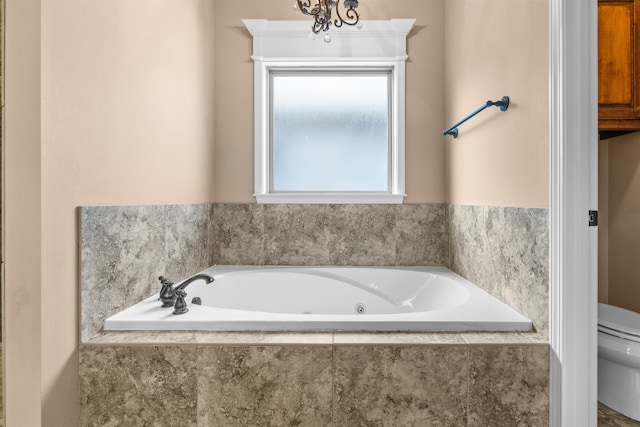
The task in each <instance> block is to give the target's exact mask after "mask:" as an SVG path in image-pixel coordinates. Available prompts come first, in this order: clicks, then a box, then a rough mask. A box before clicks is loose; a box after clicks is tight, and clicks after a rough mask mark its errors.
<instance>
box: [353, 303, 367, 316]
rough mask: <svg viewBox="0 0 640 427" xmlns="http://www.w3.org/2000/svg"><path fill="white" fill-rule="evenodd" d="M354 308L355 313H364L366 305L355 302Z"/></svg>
mask: <svg viewBox="0 0 640 427" xmlns="http://www.w3.org/2000/svg"><path fill="white" fill-rule="evenodd" d="M354 308H355V310H356V313H357V314H365V313H366V312H367V306H366V305H364V304H363V303H361V302H359V303H358V304H356V306H355V307H354Z"/></svg>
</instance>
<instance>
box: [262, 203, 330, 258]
mask: <svg viewBox="0 0 640 427" xmlns="http://www.w3.org/2000/svg"><path fill="white" fill-rule="evenodd" d="M330 212H331V206H330V205H265V206H264V231H265V263H266V264H269V265H329V264H331V260H330V257H329V253H330V248H331V245H332V241H331V234H330V229H331V228H332V226H333V224H331V223H330V221H331V218H330Z"/></svg>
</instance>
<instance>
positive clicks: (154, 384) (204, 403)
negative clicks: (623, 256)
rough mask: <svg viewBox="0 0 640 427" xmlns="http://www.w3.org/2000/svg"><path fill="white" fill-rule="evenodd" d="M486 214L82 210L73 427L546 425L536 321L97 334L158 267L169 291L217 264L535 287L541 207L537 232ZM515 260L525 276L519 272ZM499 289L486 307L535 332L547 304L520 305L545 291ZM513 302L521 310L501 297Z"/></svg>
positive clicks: (440, 209) (246, 208)
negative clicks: (499, 302) (403, 268)
mask: <svg viewBox="0 0 640 427" xmlns="http://www.w3.org/2000/svg"><path fill="white" fill-rule="evenodd" d="M192 209H195V211H194V212H191V210H192ZM492 209H493V208H482V207H457V206H451V207H447V206H446V205H399V206H390V205H379V206H378V205H353V206H348V205H347V206H345V205H328V206H319V205H254V204H243V205H233V204H215V205H196V206H181V207H165V206H143V207H96V208H82V209H81V249H80V250H81V254H82V272H81V276H82V280H81V286H82V306H83V307H82V341H83V342H82V344H80V352H79V354H80V372H79V373H80V402H81V405H80V406H81V409H80V411H81V415H80V425H83V426H94V425H95V426H104V425H114V426H115V425H179V426H209V425H224V426H230V427H232V426H246V425H301V426H320V425H321V426H349V427H351V426H386V425H397V426H414V425H415V426H423V425H430V426H455V427H459V426H487V425H491V426H496V427H499V426H509V427H511V426H517V425H535V426H544V425H548V403H549V400H548V378H549V366H548V365H549V350H548V338H547V336H546V333H545V332H544V331H545V330H546V326H543V328H540V327H538V329H542V330H543V334H535V333H491V334H481V333H404V334H401V333H339V332H335V333H330V332H328V333H323V332H317V333H264V332H263V333H258V332H253V333H252V332H243V333H233V332H230V333H224V332H189V331H180V332H146V331H145V332H110V333H100V330H101V328H102V321H103V320H104V318H106V317H107V316H108V315H110V314H113V313H115V312H117V311H119V310H121V309H123V308H124V307H126V306H129V305H130V304H131V303H132V302H135V301H138V300H141V299H142V297H143V296H149V295H151V294H153V293H155V292H157V289H156V282H157V280H156V276H157V275H158V274H159V269H160V270H162V269H164V272H166V274H167V275H169V277H171V276H172V275H173V276H174V277H175V278H176V280H178V279H177V278H181V277H183V276H186V275H189V274H192V273H194V272H196V271H198V270H201V269H203V268H205V267H207V266H208V265H211V264H215V263H219V264H257V265H263V264H280V265H321V264H332V265H450V266H451V267H452V269H457V272H458V273H460V274H462V275H463V276H465V277H467V278H468V279H470V280H472V281H477V280H479V281H480V283H478V284H483V287H485V290H488V291H489V292H491V293H492V292H493V291H495V289H493V290H492V288H491V287H488V286H487V285H486V282H483V280H487V279H488V277H490V275H495V276H496V277H499V278H500V280H501V283H504V282H503V280H507V278H508V277H512V278H514V280H520V279H521V277H525V279H528V281H525V283H531V281H532V280H533V281H535V280H537V279H532V278H537V277H538V276H539V275H540V274H542V273H541V271H542V270H541V269H542V268H544V269H546V258H547V257H546V255H544V254H543V251H541V250H539V249H538V248H539V245H541V246H544V244H543V243H542V241H538V239H539V237H538V235H539V233H538V230H539V229H538V226H540V227H542V228H544V227H546V218H547V217H546V211H540V212H539V219H540V221H541V222H542V224H541V223H538V222H536V221H533V225H535V226H532V225H531V224H530V225H526V224H527V222H526V221H525V222H524V225H522V226H521V225H519V224H523V223H522V221H521V216H524V217H525V218H526V215H527V211H530V210H528V209H525V210H522V212H515V213H513V212H511V210H510V209H509V208H506V209H504V211H503V212H502V213H499V212H498V211H496V212H493V211H492V213H491V214H490V213H489V211H491V210H492ZM169 211H171V212H169ZM512 213H513V214H514V216H513V217H512V216H511V215H512ZM464 214H467V215H466V216H465V215H464ZM494 214H495V215H494ZM449 216H451V217H452V221H451V224H450V223H449V218H448V217H449ZM489 218H490V219H489ZM533 218H538V212H534V213H533ZM510 219H513V220H514V222H513V223H509V220H510ZM473 224H475V226H473ZM489 224H490V225H491V228H489ZM177 227H185V230H184V231H183V233H184V234H182V236H183V237H182V239H183V240H180V241H178V239H176V238H175V236H177V234H176V233H177V231H174V230H176V229H177ZM496 228H502V229H501V230H494V229H496ZM489 230H491V231H489ZM518 230H522V232H524V234H523V233H522V232H519V231H518ZM449 232H451V233H452V234H453V235H452V236H451V240H452V241H451V243H450V238H449V235H448V233H449ZM494 234H495V235H497V236H499V237H497V240H496V241H495V242H494V243H495V244H496V245H498V248H499V249H500V250H499V251H498V252H496V254H499V256H496V259H494V260H489V261H488V262H490V265H491V266H492V267H491V269H489V268H488V267H487V268H485V267H483V266H481V265H480V263H481V260H486V259H487V254H485V253H484V252H483V251H485V250H489V247H490V245H491V244H492V243H491V242H487V240H486V239H488V236H490V235H494ZM509 236H511V237H509ZM531 236H534V237H533V238H534V239H535V240H536V242H535V244H533V247H531V248H529V251H528V252H527V251H526V250H524V249H523V248H524V247H520V246H522V245H523V244H524V243H526V241H527V240H528V239H531V238H532V237H531ZM507 238H510V239H511V240H510V241H509V240H507ZM545 238H546V236H545ZM465 241H466V242H468V247H465V246H464V244H463V242H465ZM454 242H455V243H454ZM502 244H508V245H507V246H509V245H511V246H509V247H511V249H509V247H507V248H500V245H502ZM514 245H520V246H517V248H514ZM541 246H540V247H541ZM176 247H181V249H180V250H179V251H178V250H173V248H176ZM450 247H451V251H452V253H451V263H450V262H449V250H450ZM203 249H204V250H203ZM523 250H524V251H525V253H522V251H523ZM454 252H455V253H454ZM473 254H476V256H477V257H478V260H473V259H472V256H473ZM509 254H516V255H517V256H516V259H515V260H511V259H510V258H509ZM527 257H531V258H532V260H531V261H532V264H531V266H532V271H531V272H529V273H527V272H526V269H525V268H523V267H524V265H525V264H524V263H525V262H529V261H527ZM163 260H164V261H163ZM541 260H544V261H541ZM200 262H202V263H205V265H204V266H198V264H199V263H200ZM541 262H543V263H545V264H544V266H543V267H539V266H538V264H539V263H541ZM187 263H189V265H187ZM503 270H505V271H503ZM474 274H475V275H474ZM174 277H172V278H174ZM540 280H542V282H541V283H547V282H548V279H547V278H546V277H544V278H541V279H540ZM508 286H513V288H512V289H511V290H502V291H500V290H498V295H496V294H494V296H498V297H499V298H501V299H503V301H506V302H508V303H509V304H511V305H512V306H513V307H516V308H517V309H518V310H520V311H521V312H522V313H523V314H525V315H527V316H529V317H531V318H532V320H534V322H538V323H539V324H542V325H546V318H542V316H538V317H534V316H533V315H532V314H531V313H534V314H535V313H539V312H541V311H542V310H546V300H545V301H544V308H528V307H527V302H529V303H531V304H536V305H537V304H541V300H542V299H544V298H546V289H544V291H543V290H541V289H539V288H538V287H535V288H534V291H535V292H539V294H535V295H542V296H544V298H542V297H541V298H537V297H536V298H530V296H529V294H528V293H527V292H521V291H518V292H515V290H517V289H520V287H521V285H520V284H515V285H514V284H512V283H509V284H508ZM539 286H541V287H542V286H544V285H541V284H540V285H539ZM500 292H503V294H500ZM535 292H534V293H535ZM501 295H502V296H501ZM518 295H519V296H522V297H523V298H525V299H526V300H525V301H522V302H521V303H520V302H518V301H515V302H513V301H508V300H507V299H506V298H511V297H512V296H518ZM523 307H524V308H523ZM536 326H538V325H536Z"/></svg>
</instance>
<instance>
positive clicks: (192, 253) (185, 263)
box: [165, 204, 212, 282]
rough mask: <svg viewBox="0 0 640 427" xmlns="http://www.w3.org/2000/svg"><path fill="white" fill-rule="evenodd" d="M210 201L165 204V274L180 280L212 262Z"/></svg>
mask: <svg viewBox="0 0 640 427" xmlns="http://www.w3.org/2000/svg"><path fill="white" fill-rule="evenodd" d="M209 209H210V205H208V204H201V205H171V206H166V220H165V233H166V235H165V239H166V241H165V245H166V247H165V249H166V256H165V259H166V260H167V262H166V264H167V265H166V271H165V275H166V276H167V277H171V278H172V279H173V280H175V281H176V282H177V281H181V280H183V279H186V278H187V277H189V276H192V275H193V274H195V273H197V272H199V271H202V270H204V269H206V268H208V267H210V266H211V253H212V250H211V248H210V246H209V230H208V228H209Z"/></svg>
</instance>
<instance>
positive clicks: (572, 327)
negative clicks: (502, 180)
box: [549, 0, 598, 427]
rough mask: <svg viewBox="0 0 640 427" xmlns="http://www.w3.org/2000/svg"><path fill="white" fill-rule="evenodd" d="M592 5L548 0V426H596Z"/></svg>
mask: <svg viewBox="0 0 640 427" xmlns="http://www.w3.org/2000/svg"><path fill="white" fill-rule="evenodd" d="M597 45H598V21H597V0H549V95H550V100H549V157H550V158H549V160H550V201H549V205H550V213H549V214H550V236H549V238H550V259H549V278H550V288H549V313H550V325H551V326H550V345H551V347H550V355H551V360H550V363H551V365H550V425H551V426H556V427H557V426H563V427H568V426H591V427H595V426H596V425H597V227H589V225H588V211H589V210H597V206H598V200H597V197H598V195H597V188H598V186H597V173H598V169H597V166H598V165H597V161H598V157H597V156H598V152H597V148H598V139H597V134H598V131H597V128H598V127H597V125H598V111H597V99H598V97H597V95H598V88H597V78H598V63H597V59H598V58H597V54H598V49H597Z"/></svg>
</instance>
